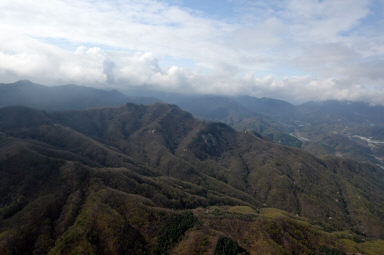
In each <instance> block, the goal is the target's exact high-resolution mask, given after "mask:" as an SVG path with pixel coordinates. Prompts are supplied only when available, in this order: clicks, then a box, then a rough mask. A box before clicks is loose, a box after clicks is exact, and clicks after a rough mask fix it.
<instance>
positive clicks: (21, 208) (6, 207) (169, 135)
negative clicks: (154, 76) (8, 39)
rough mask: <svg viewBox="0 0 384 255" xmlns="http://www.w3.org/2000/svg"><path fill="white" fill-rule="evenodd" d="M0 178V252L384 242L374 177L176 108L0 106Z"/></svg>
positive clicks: (353, 246) (373, 172)
mask: <svg viewBox="0 0 384 255" xmlns="http://www.w3.org/2000/svg"><path fill="white" fill-rule="evenodd" d="M0 176H1V178H0V182H1V183H0V184H1V185H0V194H1V196H0V215H1V216H0V253H1V254H46V253H49V254H74V253H75V254H143V253H145V252H147V253H151V252H154V253H155V254H162V252H163V251H169V252H171V253H185V251H186V250H184V249H187V248H185V247H193V248H191V249H187V250H188V251H189V250H195V251H196V252H198V251H199V249H200V252H202V253H204V251H205V252H210V253H213V251H214V250H215V249H218V250H220V249H222V248H223V247H222V246H223V245H224V246H225V245H231V247H237V246H236V245H237V244H236V242H238V244H239V246H240V247H242V248H244V249H245V250H247V251H249V252H250V253H251V254H257V253H260V252H262V251H271V254H291V253H296V254H308V252H309V251H311V252H317V251H321V250H327V249H328V250H332V249H337V250H339V251H353V252H358V251H365V250H364V249H366V248H364V247H362V246H363V244H366V246H367V247H368V246H369V245H370V244H374V245H376V246H375V247H376V248H375V249H379V250H380V249H382V246H381V244H380V242H379V241H374V243H370V242H368V241H365V240H363V239H364V238H365V237H364V236H359V235H357V234H352V233H344V234H340V235H336V234H335V235H333V234H330V233H327V232H324V230H327V231H330V230H348V229H349V230H352V231H354V232H355V233H363V232H364V234H365V235H367V236H369V237H383V236H384V220H383V215H384V214H383V211H384V210H383V208H384V201H383V198H384V196H383V195H384V194H383V193H384V187H383V183H384V182H383V173H382V171H381V170H380V169H377V168H375V167H373V166H370V165H363V164H359V163H357V162H353V161H343V160H339V159H334V158H330V159H327V160H320V159H317V158H315V157H313V156H311V155H310V154H308V153H305V152H302V151H300V150H298V149H292V148H288V147H284V146H279V145H276V144H273V143H271V142H269V141H267V140H264V139H262V138H260V137H259V136H256V135H254V134H253V133H250V132H241V133H239V132H236V131H235V130H233V129H232V128H230V127H229V126H227V125H224V124H222V123H212V122H204V121H199V120H196V119H194V118H193V117H192V115H191V114H189V113H186V112H184V111H181V110H180V109H179V108H178V107H176V106H174V105H166V104H155V105H150V106H143V105H134V104H126V105H124V106H122V107H119V108H106V109H93V110H86V111H73V112H61V113H49V114H47V113H44V112H40V111H36V110H32V109H29V108H25V107H9V108H1V109H0ZM212 206H213V207H212ZM238 206H241V207H238ZM264 207H275V208H280V209H283V210H286V211H288V212H290V213H292V214H293V215H298V216H293V215H290V214H286V213H283V214H284V215H289V216H284V215H282V216H281V217H280V216H278V217H277V218H276V217H272V218H271V216H270V213H266V212H270V210H269V211H268V210H267V211H265V210H266V209H261V210H259V208H264ZM186 211H189V212H192V215H191V214H185V213H184V212H186ZM301 217H306V218H307V219H306V218H301ZM303 221H304V222H305V224H304V225H303V223H302V222H303ZM181 222H183V224H181ZM314 224H315V225H320V227H316V226H315V225H314ZM176 233H177V235H176ZM252 233H263V234H262V235H255V234H252ZM173 235H176V236H173ZM181 236H184V238H182V239H181ZM221 236H226V237H229V238H231V239H232V240H233V242H235V243H233V242H232V241H230V240H228V239H224V241H223V239H222V238H220V237H221ZM304 237H306V238H304ZM303 238H304V239H303ZM225 240H226V241H225ZM247 240H248V241H247ZM343 240H344V241H343ZM355 241H358V242H360V243H362V245H359V244H358V243H356V242H355ZM199 247H200V248H199ZM220 247H221V248H220ZM238 249H239V251H240V250H241V249H240V248H238ZM366 250H368V249H366ZM265 254H267V253H265ZM367 254H375V253H372V252H371V253H369V251H368V252H367Z"/></svg>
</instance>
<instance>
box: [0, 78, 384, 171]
mask: <svg viewBox="0 0 384 255" xmlns="http://www.w3.org/2000/svg"><path fill="white" fill-rule="evenodd" d="M126 102H131V103H138V104H152V103H155V102H165V103H171V104H176V105H178V106H179V107H181V108H182V109H184V110H186V111H189V112H191V113H192V114H193V115H195V116H196V117H198V118H201V119H205V120H210V121H220V122H224V123H226V124H228V125H230V126H231V127H233V128H235V129H237V130H240V131H244V130H249V131H255V132H258V133H260V134H261V135H263V136H264V137H266V138H268V139H270V140H271V141H273V142H275V143H279V144H282V145H287V146H291V147H297V148H303V149H304V150H307V151H309V152H311V153H312V154H315V155H317V156H321V157H323V156H327V155H337V156H342V157H345V158H352V159H357V160H360V161H365V162H371V163H373V164H376V165H379V166H381V167H383V168H384V143H383V142H384V107H383V106H370V105H369V104H366V103H362V102H340V101H325V102H308V103H305V104H301V105H292V104H290V103H287V102H285V101H282V100H277V99H271V98H255V97H250V96H234V97H226V96H213V95H211V96H207V95H183V94H174V93H160V92H150V91H146V92H145V93H142V92H141V93H138V91H135V92H131V94H129V95H128V96H127V95H126V94H123V93H121V92H119V91H117V90H103V89H95V88H89V87H82V86H76V85H65V86H56V87H47V86H42V85H38V84H34V83H32V82H30V81H19V82H16V83H12V84H1V85H0V107H1V106H11V105H22V106H28V107H33V108H36V109H41V110H45V111H63V110H81V109H87V108H102V107H110V106H120V105H122V104H123V103H126Z"/></svg>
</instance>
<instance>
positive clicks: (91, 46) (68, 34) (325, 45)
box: [0, 0, 384, 104]
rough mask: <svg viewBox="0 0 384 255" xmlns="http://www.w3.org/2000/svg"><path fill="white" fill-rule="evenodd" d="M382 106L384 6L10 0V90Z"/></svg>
mask: <svg viewBox="0 0 384 255" xmlns="http://www.w3.org/2000/svg"><path fill="white" fill-rule="evenodd" d="M26 79H28V80H31V81H33V82H37V83H41V84H45V85H60V84H69V83H71V84H78V85H85V86H92V87H98V88H118V89H122V90H124V89H128V88H136V89H140V88H143V89H153V90H161V91H172V92H184V93H199V94H218V95H250V96H255V97H272V98H279V99H284V100H287V101H289V102H292V103H300V102H305V101H311V100H313V101H319V100H329V99H337V100H352V101H353V100H360V101H365V102H369V103H371V104H384V0H269V1H263V0H260V1H259V0H39V1H36V0H1V1H0V82H2V83H7V82H14V81H17V80H26Z"/></svg>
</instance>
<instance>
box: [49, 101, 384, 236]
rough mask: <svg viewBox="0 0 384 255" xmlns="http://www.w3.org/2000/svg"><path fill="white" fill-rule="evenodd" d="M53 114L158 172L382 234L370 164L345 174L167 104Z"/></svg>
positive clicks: (376, 176) (375, 173)
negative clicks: (215, 183)
mask: <svg viewBox="0 0 384 255" xmlns="http://www.w3.org/2000/svg"><path fill="white" fill-rule="evenodd" d="M53 118H55V119H56V120H58V121H59V122H61V123H62V124H63V125H66V126H70V127H71V128H73V129H75V130H77V131H79V132H81V133H84V134H86V135H88V136H91V137H94V138H95V139H100V141H102V142H104V143H107V144H110V145H111V146H114V147H116V148H117V149H119V150H120V151H122V152H123V153H124V154H126V155H129V156H130V157H132V158H135V159H137V160H138V161H140V162H146V164H147V165H148V166H150V167H152V168H155V169H158V171H160V172H159V174H161V175H167V176H171V177H176V178H179V179H182V180H184V181H190V182H194V183H196V182H197V183H199V184H200V183H201V180H200V179H201V178H200V177H198V176H199V175H200V174H201V173H203V174H204V175H207V176H210V177H212V178H215V179H219V180H221V181H223V182H224V183H226V184H229V185H230V186H232V187H234V188H236V189H238V190H241V191H242V192H245V193H247V194H250V195H251V196H252V197H253V199H255V200H256V203H255V202H252V203H253V204H254V205H256V206H259V205H260V204H264V206H271V207H277V208H280V209H284V210H288V211H290V212H292V213H295V214H299V215H303V216H308V217H311V218H313V219H317V220H320V221H322V222H326V224H328V225H329V226H332V227H334V228H346V227H348V226H353V227H356V228H357V230H359V231H361V232H365V233H369V232H372V233H373V232H374V233H375V235H381V234H382V232H381V230H379V229H380V228H381V227H378V226H380V224H377V219H378V218H381V217H382V215H383V214H382V213H383V206H382V205H380V204H382V203H383V199H382V197H381V194H383V187H384V186H383V184H382V183H383V182H382V180H383V173H382V172H381V171H380V170H378V169H376V168H374V167H373V166H370V165H359V164H357V163H349V164H348V167H343V168H342V169H343V171H341V170H340V169H339V167H337V166H336V165H343V162H344V161H342V160H336V162H338V163H337V164H334V163H332V164H330V163H328V162H327V161H326V160H325V161H322V160H319V159H317V158H315V157H313V156H311V155H310V154H307V153H305V152H302V151H300V150H297V149H290V148H287V147H282V146H279V145H275V144H272V143H270V142H268V141H266V140H263V139H261V138H259V137H257V136H255V135H253V134H252V133H249V132H241V133H238V132H236V131H235V130H233V129H231V128H230V127H228V126H226V125H224V124H220V123H209V122H201V121H197V120H195V119H194V118H193V117H192V116H191V115H190V114H188V113H186V112H183V111H181V110H180V109H179V108H177V107H176V106H170V105H165V104H157V105H152V106H137V105H132V104H128V105H125V106H124V107H122V108H117V109H107V110H90V111H83V112H65V113H58V114H55V115H54V116H53ZM103 119H108V123H110V124H109V125H104V126H103V125H98V124H100V123H105V121H103ZM82 121H83V122H84V123H88V124H89V126H87V125H85V124H84V123H82ZM175 123H177V125H175ZM347 162H349V161H347ZM344 168H346V169H348V170H347V172H348V174H347V172H344ZM352 180H359V182H354V181H352ZM361 183H369V185H361ZM347 193H348V194H349V193H350V194H349V196H348V197H346V196H345V194H347ZM362 194H363V198H364V202H363V201H361V202H360V203H358V204H356V205H355V206H357V207H358V208H354V209H353V210H352V208H350V206H349V204H354V202H355V200H356V199H355V197H358V196H360V197H361V195H362ZM368 194H369V195H368ZM367 196H368V197H370V198H368V200H370V202H373V201H375V202H374V203H375V204H376V201H378V202H379V203H378V204H377V205H375V206H373V205H367V204H366V201H365V200H366V199H367ZM355 209H356V210H358V211H364V212H365V213H368V214H369V215H370V216H369V218H370V219H371V220H372V222H371V223H368V222H366V221H367V220H368V221H370V220H369V219H366V218H365V216H364V217H363V216H361V215H360V216H359V215H357V214H353V213H351V211H354V210H355ZM361 217H362V218H361ZM363 222H364V223H363ZM363 225H364V227H363Z"/></svg>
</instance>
